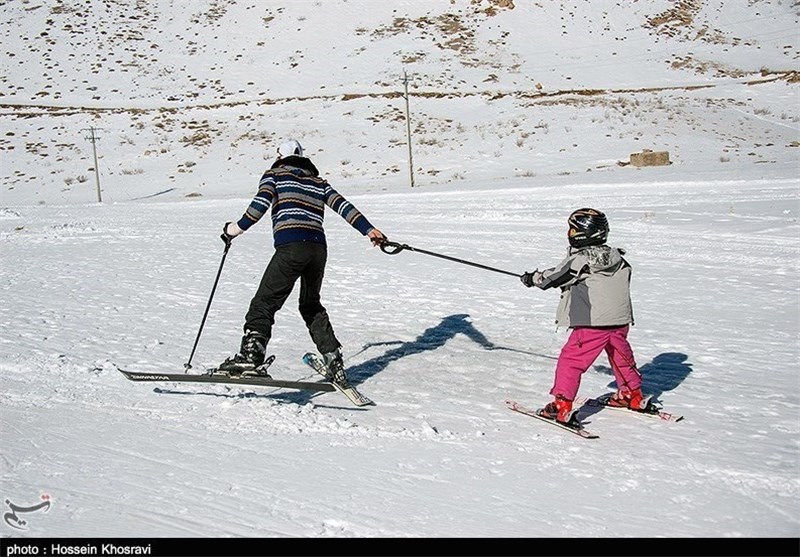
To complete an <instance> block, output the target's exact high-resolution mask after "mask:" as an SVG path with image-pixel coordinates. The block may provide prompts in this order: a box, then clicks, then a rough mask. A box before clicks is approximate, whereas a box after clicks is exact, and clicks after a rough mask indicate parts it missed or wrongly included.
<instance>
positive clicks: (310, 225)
mask: <svg viewBox="0 0 800 557" xmlns="http://www.w3.org/2000/svg"><path fill="white" fill-rule="evenodd" d="M326 205H327V206H328V207H330V208H331V209H333V210H334V211H336V212H337V213H338V214H339V216H341V217H342V218H343V219H344V220H346V221H347V222H348V223H349V224H350V226H352V227H353V228H355V229H356V230H358V231H359V232H361V234H363V235H367V234H369V232H370V231H371V230H372V229H373V228H374V227H373V226H372V225H371V224H370V222H369V221H368V220H367V219H366V217H365V216H364V215H362V214H361V212H360V211H359V210H358V209H356V207H355V206H354V205H353V204H352V203H350V202H349V201H347V199H345V198H344V197H343V196H342V195H341V194H340V193H339V192H337V191H336V190H335V189H333V187H332V186H331V185H330V184H329V183H328V182H327V181H326V180H324V179H322V178H320V177H319V171H318V170H317V168H316V167H315V166H314V164H313V163H312V162H311V161H310V160H309V159H307V158H304V157H298V156H290V157H286V158H283V159H280V160H277V161H275V163H274V164H273V165H272V168H270V169H269V170H267V171H266V172H264V175H263V176H262V177H261V180H260V181H259V184H258V193H256V195H255V197H254V198H253V201H251V202H250V205H249V206H248V207H247V210H246V211H245V213H244V215H242V218H241V219H239V221H238V222H237V224H238V225H239V228H241V229H242V230H247V229H248V228H250V227H251V226H253V225H254V224H255V223H257V222H258V221H259V220H260V219H261V217H263V216H264V215H265V214H266V213H267V211H270V212H271V215H272V234H273V237H274V243H275V246H280V245H282V244H288V243H291V242H314V243H317V244H325V243H326V241H325V230H324V229H323V227H322V223H323V220H324V218H325V206H326Z"/></svg>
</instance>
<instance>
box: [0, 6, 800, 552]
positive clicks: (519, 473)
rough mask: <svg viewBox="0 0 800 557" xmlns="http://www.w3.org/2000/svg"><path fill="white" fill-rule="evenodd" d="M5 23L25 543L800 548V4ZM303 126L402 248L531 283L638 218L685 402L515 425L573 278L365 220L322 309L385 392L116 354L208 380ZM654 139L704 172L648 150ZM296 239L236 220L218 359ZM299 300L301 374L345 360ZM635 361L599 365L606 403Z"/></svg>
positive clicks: (11, 458) (641, 286)
mask: <svg viewBox="0 0 800 557" xmlns="http://www.w3.org/2000/svg"><path fill="white" fill-rule="evenodd" d="M0 15H2V16H3V17H0V36H1V37H2V41H3V45H4V50H5V51H6V52H5V54H6V55H5V56H4V57H3V58H2V61H0V64H2V72H0V80H2V81H0V92H1V93H2V96H0V122H2V125H3V132H2V133H0V155H2V169H0V170H1V171H0V176H2V183H1V184H2V185H1V188H0V300H2V303H0V386H2V388H0V463H1V464H0V490H1V491H2V495H3V499H4V500H6V501H10V502H11V503H12V504H14V505H16V506H17V507H29V506H32V505H34V504H36V503H37V502H39V501H42V500H43V499H41V497H43V496H47V497H49V499H48V500H49V501H50V502H51V504H50V507H49V510H48V512H43V511H32V512H29V513H27V514H25V515H24V518H25V520H26V524H25V527H24V528H23V529H20V528H17V527H15V526H14V525H13V524H11V523H10V522H9V521H7V520H6V521H3V522H2V523H0V536H3V537H17V536H21V537H32V538H38V537H50V536H54V537H92V536H94V537H116V536H122V537H125V536H133V537H139V536H142V537H147V536H154V537H166V536H175V537H189V536H191V537H195V536H196V537H217V536H219V537H276V538H277V537H298V538H313V537H360V538H377V537H394V538H417V537H472V538H491V537H509V538H510V537H568V538H577V537H601V538H628V537H654V538H655V537H663V538H709V537H711V538H757V537H777V538H784V539H795V538H798V537H800V520H799V519H798V517H799V516H800V513H798V510H800V479H799V478H798V474H797V471H798V464H799V463H800V458H798V457H800V453H799V450H800V446H799V443H798V442H799V441H800V399H798V394H797V393H798V381H797V373H796V370H797V369H798V367H800V357H799V353H800V350H799V347H798V332H799V331H800V296H799V295H800V281H798V278H797V277H798V272H800V267H799V266H798V261H800V257H798V256H800V248H798V243H797V237H798V232H800V226H798V222H797V216H798V212H800V202H799V201H798V199H799V198H800V196H799V195H798V194H799V193H800V180H799V179H798V175H799V174H800V172H798V170H800V166H799V165H798V153H799V152H800V150H799V149H798V141H800V134H798V129H800V111H799V110H798V102H797V101H798V85H797V83H796V72H797V56H798V48H799V47H800V42H799V41H798V37H797V32H796V29H797V17H798V16H797V8H796V6H794V5H793V4H792V3H789V2H780V1H772V2H767V1H753V0H735V1H726V2H722V1H707V2H700V1H692V0H685V1H680V2H667V1H642V0H640V1H638V2H631V3H620V2H604V1H601V2H591V3H589V2H544V1H539V2H522V1H519V0H518V1H515V2H512V1H508V0H495V1H492V2H490V1H487V0H483V1H469V2H468V1H462V0H456V1H453V2H412V1H405V2H402V1H395V2H368V1H356V0H348V1H344V0H342V1H330V2H328V1H316V2H311V1H308V2H306V1H297V2H291V3H286V2H272V1H256V0H252V1H244V0H239V1H236V2H219V1H211V2H199V1H193V2H177V1H173V2H168V1H164V0H162V1H158V2H95V1H89V0H84V1H77V0H75V1H72V0H60V1H55V2H44V1H38V0H24V1H20V2H5V3H3V4H1V5H0ZM20 29H22V30H24V32H22V33H21V32H20ZM404 70H406V71H407V72H408V75H409V79H410V83H409V87H410V92H411V97H410V103H409V104H410V109H411V117H412V130H413V144H412V147H413V154H414V170H415V179H416V187H414V188H411V187H410V186H409V173H408V166H407V165H408V150H407V145H406V143H405V141H406V138H405V133H406V122H405V120H404V111H405V106H404V104H405V103H404V100H403V97H402V91H403V84H402V76H403V71H404ZM90 127H94V128H96V131H97V133H98V135H99V136H100V141H99V142H98V144H97V147H98V155H99V168H100V171H101V173H100V179H101V186H102V198H103V203H97V202H96V201H97V199H96V191H95V182H94V162H93V158H92V151H91V143H90V142H89V141H88V140H86V139H84V136H85V135H86V133H87V132H85V131H83V130H85V129H87V128H90ZM287 136H295V137H297V138H298V139H300V141H301V142H302V143H303V144H304V146H305V147H306V149H307V152H308V153H309V155H310V156H311V157H312V159H313V160H314V162H315V164H316V165H317V166H318V167H319V168H320V169H321V170H322V172H323V174H325V175H326V176H328V177H329V178H330V181H331V182H332V183H333V184H334V185H335V186H336V187H337V188H338V189H339V190H340V191H341V192H342V193H343V194H345V195H346V196H347V197H348V198H349V199H350V200H351V201H352V202H353V203H355V205H356V206H358V207H359V208H360V209H361V210H362V211H363V212H364V213H365V214H366V215H367V216H368V218H369V219H370V220H371V221H372V222H373V223H374V224H375V225H376V226H378V227H379V228H381V229H382V230H383V231H384V232H385V233H386V234H387V235H388V236H389V238H390V239H391V240H394V241H398V242H402V243H407V244H410V245H412V246H415V247H418V248H422V249H426V250H430V251H434V252H437V253H441V254H445V255H448V256H451V257H456V258H460V259H464V260H467V261H472V262H477V263H481V264H484V265H488V266H491V267H494V268H498V269H501V270H507V271H510V272H513V273H522V272H523V271H527V270H532V269H534V268H537V267H538V268H544V267H546V266H549V265H553V264H555V263H557V262H558V261H559V260H560V259H561V258H562V256H563V254H564V250H565V248H566V237H565V233H566V226H565V220H566V217H567V215H568V214H569V213H570V212H571V211H572V210H573V209H575V208H578V207H582V206H595V207H598V208H600V209H602V210H604V211H606V213H607V214H608V216H609V219H610V222H611V237H610V243H612V244H613V245H617V246H620V247H624V248H626V249H627V250H628V253H627V257H628V258H629V260H630V261H631V263H632V265H633V268H634V277H633V298H634V309H635V314H636V325H635V326H634V327H633V329H632V332H631V337H630V338H631V342H632V344H633V347H634V350H635V354H636V358H637V362H638V364H639V367H640V369H641V371H642V373H643V376H644V382H645V389H646V390H647V391H648V392H649V393H651V394H653V395H655V396H656V397H657V398H658V399H660V400H661V401H662V403H663V404H664V406H665V408H666V409H667V410H669V411H671V412H674V413H676V414H682V415H684V416H685V419H684V420H683V421H681V422H678V423H666V422H659V421H656V420H651V419H648V418H643V417H639V416H635V415H634V416H630V415H624V414H621V413H616V412H608V411H601V412H596V413H591V412H590V413H587V415H586V419H587V422H588V423H587V427H588V428H590V429H591V430H592V431H593V432H595V433H597V434H598V435H599V436H600V439H597V440H591V441H587V440H581V439H578V438H577V437H575V436H571V435H569V434H567V433H564V432H562V431H560V430H558V429H556V428H552V427H549V426H547V425H546V424H542V423H540V422H537V421H534V420H532V419H529V418H526V417H524V416H521V415H519V414H514V413H512V412H510V411H509V410H508V409H507V408H506V407H505V405H504V404H503V401H504V400H505V399H506V398H514V399H517V400H520V401H522V402H523V403H526V404H530V405H538V404H542V403H544V402H546V401H547V400H548V399H549V395H548V394H547V393H548V390H549V389H550V386H551V382H552V378H553V368H554V365H555V359H556V357H557V356H558V353H559V350H560V347H561V345H562V343H563V342H564V340H565V332H564V331H555V330H554V325H553V319H554V315H555V308H556V305H557V302H558V294H557V293H553V292H549V291H548V292H542V291H538V290H529V289H526V288H525V287H524V286H523V285H522V284H521V283H520V282H519V281H518V280H517V279H516V278H514V277H512V276H508V275H503V274H499V273H494V272H491V271H487V270H481V269H478V268H475V267H471V266H466V265H461V264H458V263H456V262H452V261H446V260H442V259H439V258H435V257H430V256H427V255H425V254H420V253H414V252H409V251H404V252H402V253H400V254H397V255H394V256H389V255H386V254H383V253H381V251H380V250H378V249H375V248H372V247H370V246H369V243H368V242H367V241H366V240H364V239H363V238H362V237H360V235H359V234H358V233H356V232H355V231H354V230H352V229H351V228H350V227H349V226H347V224H346V223H344V222H343V221H342V220H341V219H339V218H338V217H337V216H336V215H335V214H328V216H327V218H326V229H327V233H328V238H329V241H330V248H329V249H330V254H329V263H328V269H327V272H326V283H325V287H324V288H323V292H322V295H323V303H324V304H325V305H326V307H327V308H328V311H329V312H330V314H331V317H332V320H333V324H334V326H335V328H336V332H337V336H339V337H340V339H341V340H342V341H343V343H344V345H345V346H344V348H345V357H346V364H347V365H348V367H349V369H350V374H351V376H352V377H353V378H354V379H355V382H356V383H357V384H358V386H359V388H360V389H361V390H363V391H364V393H365V394H367V395H368V396H370V398H372V399H374V400H375V401H376V403H377V406H375V407H374V408H368V409H357V408H355V407H353V406H351V405H349V404H348V403H347V400H346V399H345V398H344V397H342V396H341V395H338V394H337V393H324V394H318V395H309V394H308V393H302V392H296V391H289V390H272V389H261V388H241V387H226V386H198V385H188V384H170V383H165V384H160V385H154V384H136V383H132V382H129V381H126V380H125V379H124V378H123V377H122V376H121V374H119V373H118V371H117V368H118V367H122V368H129V369H135V370H141V371H172V372H180V371H182V370H183V364H184V363H185V362H186V361H187V359H188V357H189V354H190V352H191V349H192V347H193V342H194V340H195V337H196V335H197V332H198V328H199V326H200V323H201V319H202V317H203V312H204V309H205V307H206V304H207V302H208V300H209V294H210V291H211V288H212V284H213V281H214V278H215V275H216V273H217V271H218V270H219V266H220V261H221V257H222V248H223V246H222V242H221V241H220V240H219V237H218V236H219V232H220V228H221V226H222V223H224V222H225V221H229V220H232V219H234V218H236V217H238V216H239V215H240V214H241V212H242V211H243V210H244V208H245V206H246V205H247V203H248V201H249V197H250V196H251V195H252V193H254V191H255V187H256V184H257V180H258V178H259V176H260V175H261V173H262V172H263V170H264V168H265V166H267V165H269V164H270V162H271V160H272V158H273V157H272V153H273V152H274V149H275V146H276V142H277V141H279V140H282V139H284V138H286V137H287ZM642 149H653V150H662V149H663V150H669V152H670V159H671V161H672V164H671V165H669V166H663V167H647V168H634V167H632V166H630V165H626V164H624V163H627V162H628V159H629V155H630V153H633V152H638V151H641V150H642ZM265 158H266V159H267V160H265ZM271 254H272V243H271V233H270V230H269V224H268V223H260V224H259V225H257V226H256V227H255V228H253V229H251V230H250V231H248V232H247V234H245V235H244V236H242V237H241V238H237V239H236V240H235V242H234V244H233V247H232V248H231V250H230V252H229V253H228V255H227V258H226V260H225V263H224V266H223V268H222V273H221V278H220V282H219V285H218V288H217V290H216V293H215V296H214V299H213V303H212V306H211V309H210V312H209V315H208V320H207V322H206V324H205V327H204V329H203V332H202V335H201V338H200V342H199V345H198V349H197V352H196V355H195V357H194V361H193V366H194V371H197V370H200V369H203V368H204V367H206V366H209V365H212V364H215V363H218V362H219V361H220V360H222V359H223V358H225V357H226V356H229V355H230V354H231V353H232V352H233V351H235V350H236V349H237V348H238V343H239V335H240V333H241V324H242V319H243V316H244V313H245V311H246V309H247V305H248V303H249V300H250V297H251V296H252V294H253V291H254V288H255V286H256V284H257V282H258V280H259V278H260V276H261V273H262V272H263V269H264V266H265V265H266V262H267V260H268V259H269V257H270V255H271ZM293 300H294V298H291V299H290V300H289V302H287V304H286V307H285V308H284V309H283V310H282V311H281V312H280V313H279V314H278V321H277V323H276V326H275V330H274V338H273V340H272V342H271V343H270V352H272V353H274V354H276V356H277V360H276V363H275V364H274V367H273V375H275V376H276V377H277V378H283V379H302V378H304V379H314V377H313V372H311V371H310V370H309V369H308V368H306V367H304V365H303V364H302V362H301V361H300V358H301V356H302V354H303V353H304V352H306V351H307V350H309V349H311V348H312V345H311V342H310V339H309V338H308V334H307V332H306V330H305V326H304V324H303V322H302V319H301V318H300V316H299V315H298V314H297V312H296V310H295V301H293ZM612 381H613V379H612V376H611V374H610V370H609V368H608V365H607V362H606V361H605V360H604V359H603V358H601V359H599V360H598V361H597V362H596V363H595V365H594V366H593V367H592V368H591V369H590V370H589V371H588V372H587V373H586V374H585V376H584V379H583V383H582V386H581V394H582V395H587V396H588V395H597V394H601V393H604V392H608V391H610V390H612V389H613V388H614V386H613V384H612ZM8 505H9V503H8V502H7V503H6V506H7V507H8ZM20 516H22V515H20ZM11 522H13V519H11ZM17 526H19V523H17ZM764 551H767V549H765V550H764Z"/></svg>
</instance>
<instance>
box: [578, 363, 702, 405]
mask: <svg viewBox="0 0 800 557" xmlns="http://www.w3.org/2000/svg"><path fill="white" fill-rule="evenodd" d="M688 358H689V357H688V356H687V355H686V354H681V353H680V352H664V353H663V354H659V355H658V356H656V357H655V358H653V361H652V362H650V363H648V364H644V365H643V366H641V367H640V368H639V372H640V373H641V374H642V392H643V393H644V394H645V395H653V399H657V398H659V397H660V396H661V395H662V394H664V393H665V392H667V391H671V390H673V389H675V388H676V387H678V386H679V385H680V384H681V383H683V381H684V380H685V379H686V378H687V377H688V376H689V374H690V373H691V372H692V364H690V363H689V362H687V361H686V360H687V359H688ZM594 369H595V370H597V371H599V372H600V373H604V374H606V375H611V376H613V375H614V372H613V371H612V369H611V368H610V367H608V366H603V365H595V366H594ZM608 387H609V388H610V389H613V390H616V389H617V382H616V381H612V382H611V383H609V384H608Z"/></svg>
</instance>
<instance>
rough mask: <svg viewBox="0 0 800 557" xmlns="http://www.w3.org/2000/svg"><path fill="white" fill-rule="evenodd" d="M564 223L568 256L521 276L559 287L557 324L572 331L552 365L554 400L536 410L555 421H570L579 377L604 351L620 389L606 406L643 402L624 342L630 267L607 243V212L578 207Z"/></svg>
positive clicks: (629, 306)
mask: <svg viewBox="0 0 800 557" xmlns="http://www.w3.org/2000/svg"><path fill="white" fill-rule="evenodd" d="M567 222H568V224H569V231H568V233H567V238H568V240H569V245H570V247H569V249H568V251H567V257H566V258H565V259H564V260H563V261H562V262H561V263H559V264H558V265H556V266H555V267H553V268H550V269H546V270H544V271H539V270H535V271H533V272H530V273H524V274H523V275H522V277H521V280H522V283H523V284H524V285H525V286H527V287H529V288H530V287H531V286H536V287H537V288H541V289H542V290H547V289H548V288H554V287H559V288H561V292H562V293H561V301H560V303H559V305H558V310H557V312H556V325H557V326H565V327H568V328H570V329H572V332H571V333H570V336H569V339H568V340H567V342H566V343H565V344H564V347H563V348H562V349H561V354H560V355H559V357H558V362H557V364H556V371H555V381H554V384H553V388H552V389H551V390H550V394H552V395H553V396H554V397H555V400H553V401H552V402H550V403H549V404H547V405H546V406H545V407H544V408H543V409H542V410H540V414H541V415H542V416H544V417H546V418H551V419H556V420H558V421H559V422H564V423H570V422H574V413H575V410H573V409H572V401H573V400H575V396H576V395H577V393H578V388H579V387H580V381H581V375H582V374H583V372H585V371H586V370H587V369H589V366H591V365H592V363H594V361H595V360H596V359H597V357H598V356H599V355H600V353H601V352H603V351H604V350H605V352H606V354H607V355H608V361H609V363H610V364H611V369H612V370H613V371H614V377H615V378H616V380H617V387H618V390H617V392H616V393H615V394H614V395H613V396H612V397H611V398H610V399H609V401H608V404H609V405H611V406H622V407H628V408H632V409H635V410H636V409H643V408H644V407H645V406H646V405H647V400H645V399H644V398H643V397H642V391H641V385H642V378H641V375H640V373H639V371H638V370H637V369H636V363H635V361H634V358H633V350H632V349H631V346H630V344H629V343H628V340H627V336H628V328H629V326H630V325H631V324H632V323H633V307H632V304H631V297H630V280H631V266H630V264H629V263H628V262H627V261H626V260H625V259H624V258H623V257H622V256H623V254H624V253H625V252H624V251H623V250H621V249H617V248H612V247H610V246H607V245H606V239H607V238H608V231H609V226H608V219H607V218H606V216H605V214H603V213H602V212H600V211H598V210H596V209H589V208H585V209H578V210H577V211H574V212H573V213H572V214H571V215H570V216H569V219H568V220H567Z"/></svg>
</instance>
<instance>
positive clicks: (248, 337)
mask: <svg viewBox="0 0 800 557" xmlns="http://www.w3.org/2000/svg"><path fill="white" fill-rule="evenodd" d="M266 354H267V339H266V337H265V336H264V335H262V334H261V333H259V332H257V331H247V332H246V333H245V335H244V336H243V337H242V345H241V347H240V348H239V352H238V354H235V355H234V356H232V357H230V358H228V359H227V360H225V361H224V362H222V364H220V366H219V370H220V371H226V372H228V373H229V374H231V375H258V376H259V377H270V375H269V373H267V371H266V367H265V368H264V369H260V367H261V366H262V365H263V364H264V359H265V357H266Z"/></svg>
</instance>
